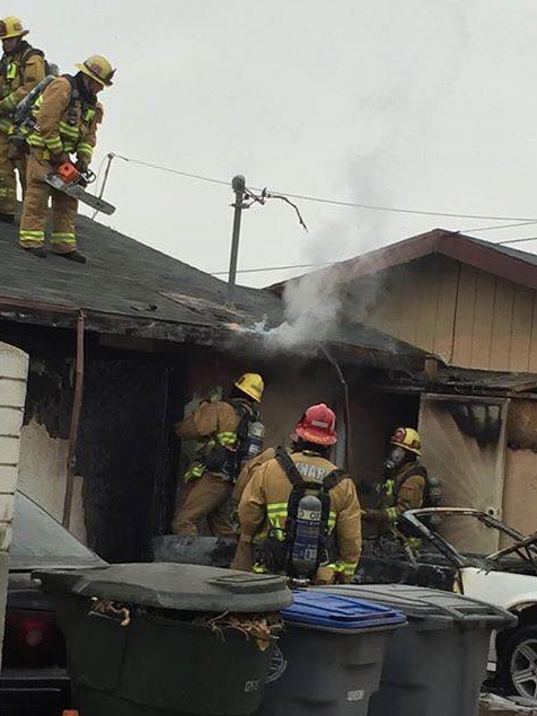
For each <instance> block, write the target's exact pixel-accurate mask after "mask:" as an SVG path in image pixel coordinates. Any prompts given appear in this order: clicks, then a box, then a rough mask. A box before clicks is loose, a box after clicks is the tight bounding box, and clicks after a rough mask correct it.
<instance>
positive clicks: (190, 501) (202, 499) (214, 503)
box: [173, 472, 235, 537]
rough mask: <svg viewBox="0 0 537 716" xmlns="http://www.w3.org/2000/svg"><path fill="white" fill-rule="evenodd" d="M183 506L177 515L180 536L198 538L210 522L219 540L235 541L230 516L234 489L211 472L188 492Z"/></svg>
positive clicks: (191, 486) (190, 487)
mask: <svg viewBox="0 0 537 716" xmlns="http://www.w3.org/2000/svg"><path fill="white" fill-rule="evenodd" d="M187 489H188V493H187V495H186V498H185V500H184V502H183V504H182V505H180V507H179V509H178V511H177V512H176V514H175V517H174V520H173V531H174V533H175V534H177V535H192V536H196V535H197V534H198V525H199V523H200V522H201V521H202V520H203V519H206V520H207V523H208V525H209V529H210V531H211V534H212V535H213V536H215V537H235V532H234V530H233V525H232V524H231V520H230V517H229V514H228V506H227V503H228V499H229V496H230V494H231V489H232V486H231V485H230V483H228V482H225V481H224V480H222V479H220V478H219V477H215V476H214V475H212V474H211V473H210V472H205V473H204V474H203V475H202V476H201V477H200V478H199V479H198V480H196V481H195V482H193V483H192V484H191V485H190V486H189V487H188V488H187Z"/></svg>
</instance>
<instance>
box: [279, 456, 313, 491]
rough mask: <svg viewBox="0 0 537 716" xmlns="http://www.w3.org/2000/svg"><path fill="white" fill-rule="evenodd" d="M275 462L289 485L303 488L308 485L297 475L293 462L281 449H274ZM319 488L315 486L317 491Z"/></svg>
mask: <svg viewBox="0 0 537 716" xmlns="http://www.w3.org/2000/svg"><path fill="white" fill-rule="evenodd" d="M275 457H276V460H277V461H278V462H279V464H280V467H281V468H282V470H283V471H284V472H285V474H286V475H287V477H288V478H289V482H290V483H291V485H293V486H295V485H299V486H301V487H305V486H306V485H308V483H307V482H306V481H305V480H304V478H303V477H302V475H301V474H300V473H299V471H298V468H297V466H296V465H295V463H294V462H293V460H292V458H291V456H290V455H289V453H288V452H286V451H285V450H284V449H283V448H282V447H278V448H277V449H276V455H275ZM318 488H319V486H317V489H318Z"/></svg>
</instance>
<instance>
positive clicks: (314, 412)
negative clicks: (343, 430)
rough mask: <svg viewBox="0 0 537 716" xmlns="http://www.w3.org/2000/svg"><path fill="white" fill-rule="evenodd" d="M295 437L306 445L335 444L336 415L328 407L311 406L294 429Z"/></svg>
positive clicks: (323, 405) (322, 404) (322, 405)
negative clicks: (306, 443)
mask: <svg viewBox="0 0 537 716" xmlns="http://www.w3.org/2000/svg"><path fill="white" fill-rule="evenodd" d="M295 435H296V436H298V437H299V438H302V440H305V441H306V442H308V443H317V445H334V444H335V443H337V434H336V414H335V413H334V411H333V410H330V408H329V407H328V405H325V404H324V403H321V404H320V405H312V406H311V408H308V409H307V410H306V412H305V413H304V415H303V416H302V418H301V419H300V422H299V423H298V425H297V426H296V428H295Z"/></svg>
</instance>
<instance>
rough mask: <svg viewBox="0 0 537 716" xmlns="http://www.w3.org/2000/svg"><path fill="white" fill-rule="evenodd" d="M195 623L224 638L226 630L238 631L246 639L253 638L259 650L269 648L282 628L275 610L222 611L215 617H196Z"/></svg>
mask: <svg viewBox="0 0 537 716" xmlns="http://www.w3.org/2000/svg"><path fill="white" fill-rule="evenodd" d="M195 624H198V625H199V626H204V627H208V628H209V629H211V631H213V632H214V633H215V634H217V635H218V636H219V637H220V638H221V639H222V640H224V632H225V631H226V630H233V631H238V632H240V633H241V634H244V636H246V638H247V639H249V638H250V637H252V638H253V639H255V641H256V644H257V646H258V647H259V649H260V650H261V651H265V650H266V649H268V648H269V646H270V643H271V641H272V640H274V639H277V638H278V634H279V632H280V631H281V630H282V629H283V622H282V620H281V617H280V615H279V614H278V613H277V612H270V613H268V614H232V613H230V612H224V613H223V614H219V615H218V616H216V617H210V616H206V617H202V618H201V619H196V621H195Z"/></svg>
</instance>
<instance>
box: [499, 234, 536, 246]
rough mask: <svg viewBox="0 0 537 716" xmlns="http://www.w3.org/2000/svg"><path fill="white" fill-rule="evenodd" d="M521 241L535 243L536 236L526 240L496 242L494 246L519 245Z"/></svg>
mask: <svg viewBox="0 0 537 716" xmlns="http://www.w3.org/2000/svg"><path fill="white" fill-rule="evenodd" d="M523 241H537V236H530V238H528V239H505V241H497V242H496V246H502V245H503V244H521V243H522V242H523Z"/></svg>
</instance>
